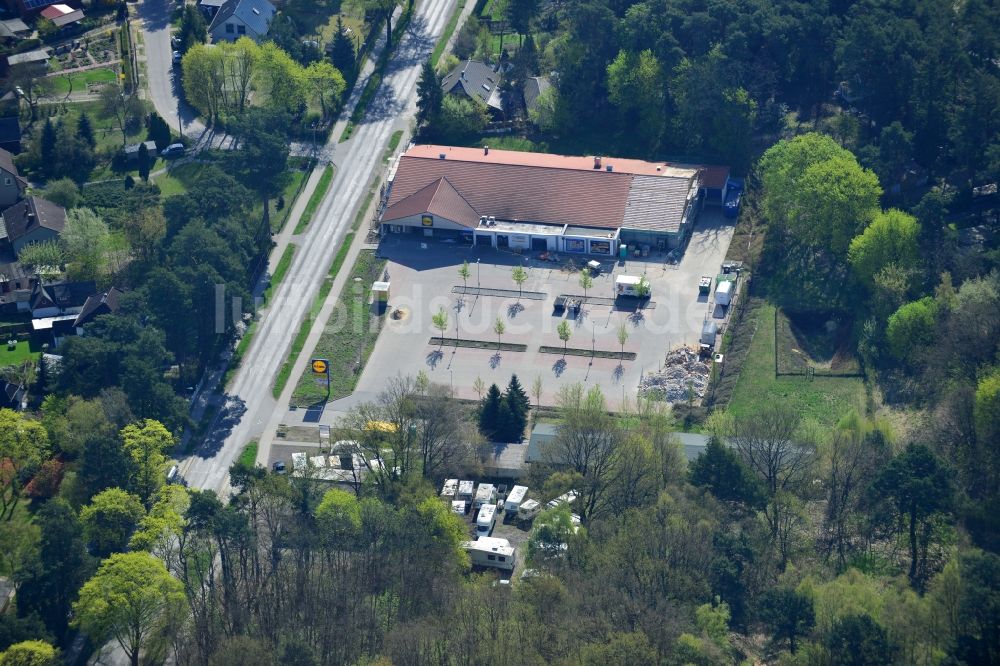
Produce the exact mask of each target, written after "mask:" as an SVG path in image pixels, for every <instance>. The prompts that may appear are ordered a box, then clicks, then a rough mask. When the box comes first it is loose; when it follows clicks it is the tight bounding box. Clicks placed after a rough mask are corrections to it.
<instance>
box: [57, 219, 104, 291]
mask: <svg viewBox="0 0 1000 666" xmlns="http://www.w3.org/2000/svg"><path fill="white" fill-rule="evenodd" d="M61 240H62V242H63V245H64V246H65V248H66V256H67V257H68V258H69V259H70V270H69V274H70V275H71V276H72V278H73V279H75V280H97V279H99V278H100V277H101V276H102V275H104V273H105V271H106V268H107V260H106V257H105V255H106V253H107V251H108V248H109V245H110V240H111V233H110V231H109V230H108V225H107V224H105V223H104V220H102V219H101V218H100V217H98V215H97V214H96V213H94V211H93V210H91V209H89V208H75V209H73V210H71V211H69V213H67V215H66V227H65V228H64V229H63V233H62V236H61Z"/></svg>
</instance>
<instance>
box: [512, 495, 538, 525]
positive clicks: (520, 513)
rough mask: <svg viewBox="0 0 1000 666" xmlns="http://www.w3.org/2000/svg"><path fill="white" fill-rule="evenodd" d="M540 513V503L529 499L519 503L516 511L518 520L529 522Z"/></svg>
mask: <svg viewBox="0 0 1000 666" xmlns="http://www.w3.org/2000/svg"><path fill="white" fill-rule="evenodd" d="M541 511H542V505H541V503H539V502H537V501H535V500H533V499H529V500H524V501H523V502H521V506H520V507H518V509H517V519H518V520H531V519H532V518H534V517H535V516H537V515H538V514H539V513H540V512H541Z"/></svg>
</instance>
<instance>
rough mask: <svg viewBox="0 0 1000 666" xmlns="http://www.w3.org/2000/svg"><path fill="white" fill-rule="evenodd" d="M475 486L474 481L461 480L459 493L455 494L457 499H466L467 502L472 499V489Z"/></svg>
mask: <svg viewBox="0 0 1000 666" xmlns="http://www.w3.org/2000/svg"><path fill="white" fill-rule="evenodd" d="M474 487H475V483H473V482H472V481H459V482H458V494H457V495H455V499H456V500H465V501H466V502H471V501H472V489H473V488H474Z"/></svg>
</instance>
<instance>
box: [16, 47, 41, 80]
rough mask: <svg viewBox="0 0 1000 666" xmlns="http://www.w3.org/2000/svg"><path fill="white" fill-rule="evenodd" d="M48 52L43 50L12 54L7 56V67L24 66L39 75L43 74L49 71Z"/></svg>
mask: <svg viewBox="0 0 1000 666" xmlns="http://www.w3.org/2000/svg"><path fill="white" fill-rule="evenodd" d="M50 50H51V49H47V48H45V49H35V50H34V51H25V52H24V53H12V54H11V55H9V56H7V66H8V67H15V66H17V65H24V66H25V67H30V68H32V69H33V70H35V71H36V72H37V73H38V74H39V75H42V74H45V73H47V72H48V71H49V58H50V57H51V55H50V54H49V51H50Z"/></svg>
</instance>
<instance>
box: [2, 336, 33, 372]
mask: <svg viewBox="0 0 1000 666" xmlns="http://www.w3.org/2000/svg"><path fill="white" fill-rule="evenodd" d="M41 355H42V346H41V345H40V344H38V343H36V342H34V341H31V342H29V341H27V340H22V341H20V342H18V343H17V344H16V345H15V346H14V348H13V349H9V348H8V347H7V341H6V340H0V368H2V367H5V366H8V365H18V364H20V363H23V362H24V361H27V360H28V359H32V360H35V361H37V360H38V358H39V357H40V356H41Z"/></svg>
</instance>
